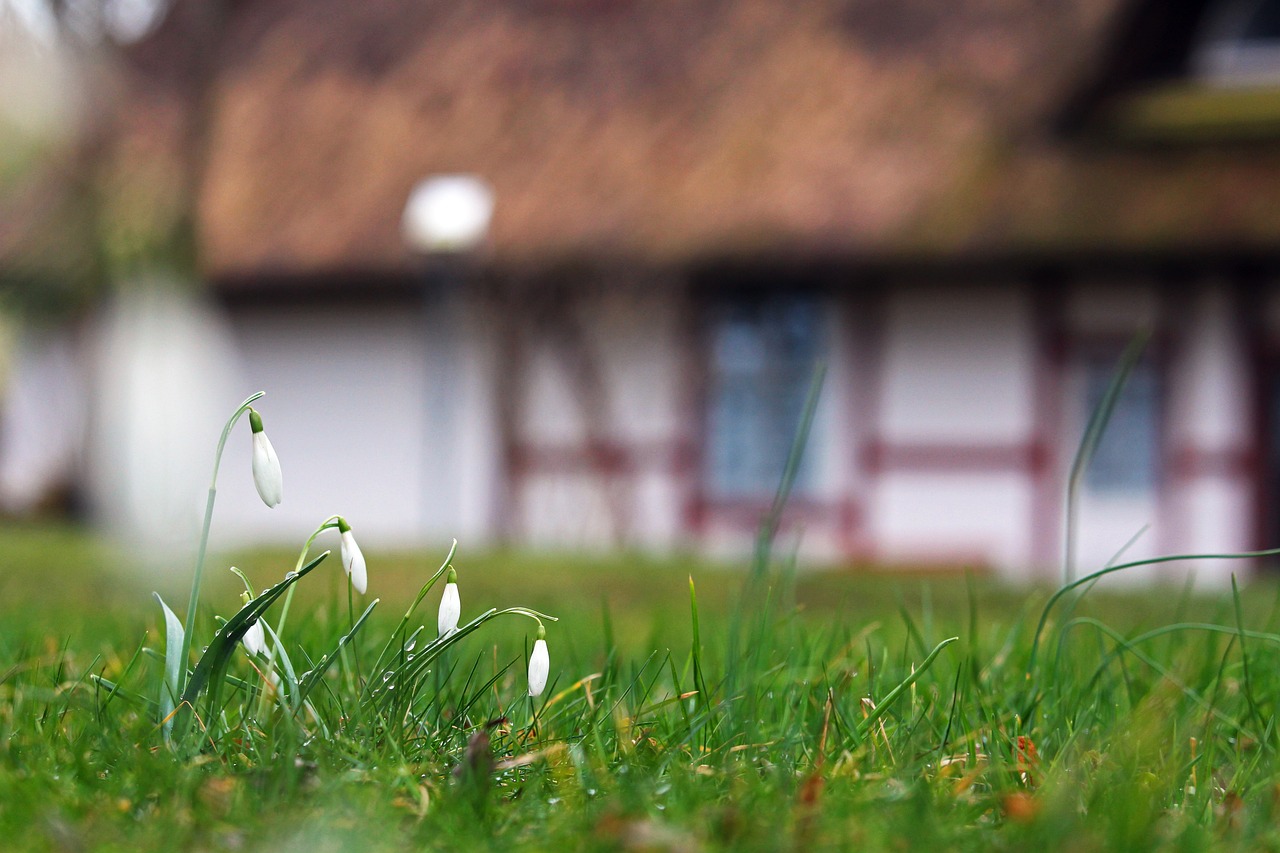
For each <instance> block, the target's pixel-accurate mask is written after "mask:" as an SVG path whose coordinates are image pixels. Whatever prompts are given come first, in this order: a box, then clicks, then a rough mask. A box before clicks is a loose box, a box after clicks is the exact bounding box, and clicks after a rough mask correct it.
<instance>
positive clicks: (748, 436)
mask: <svg viewBox="0 0 1280 853" xmlns="http://www.w3.org/2000/svg"><path fill="white" fill-rule="evenodd" d="M710 325H711V329H710V332H711V364H710V377H709V389H708V391H709V393H708V412H707V454H706V471H705V475H706V479H707V484H708V488H709V491H710V492H711V494H712V496H714V497H720V498H760V497H767V496H769V495H771V494H772V493H773V492H774V490H775V489H776V488H777V486H778V482H779V481H780V479H781V477H782V472H783V469H784V467H785V466H786V460H787V455H788V453H789V452H790V450H791V445H792V443H793V441H794V440H795V436H796V431H797V429H798V428H799V426H800V419H801V416H802V415H803V412H804V403H805V396H806V394H807V393H808V389H809V383H810V379H811V377H812V373H813V368H814V364H815V361H816V360H817V358H818V357H819V355H820V353H821V350H822V346H821V338H822V325H823V324H822V316H821V311H820V308H819V303H818V300H817V299H814V298H811V297H797V296H784V297H775V296H771V297H761V298H755V299H745V298H744V299H735V300H727V301H724V302H722V303H720V304H719V305H717V306H716V307H715V309H714V310H713V312H712V318H711V324H710ZM810 456H811V454H810V453H806V454H805V459H807V458H808V457H810ZM811 468H812V465H811V464H809V463H808V462H806V461H804V460H802V462H801V466H800V470H799V471H798V472H797V476H796V481H795V490H796V492H803V491H805V489H807V488H808V487H809V486H810V484H811V483H812V480H813V476H812V472H811Z"/></svg>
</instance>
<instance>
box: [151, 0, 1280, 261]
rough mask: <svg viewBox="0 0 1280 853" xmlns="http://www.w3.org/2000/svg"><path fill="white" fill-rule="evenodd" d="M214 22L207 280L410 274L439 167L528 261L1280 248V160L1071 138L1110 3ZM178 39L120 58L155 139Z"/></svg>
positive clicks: (586, 9) (368, 13) (441, 8)
mask: <svg viewBox="0 0 1280 853" xmlns="http://www.w3.org/2000/svg"><path fill="white" fill-rule="evenodd" d="M1146 5H1148V6H1149V5H1151V4H1146ZM228 8H229V10H230V12H229V17H228V19H227V22H226V29H225V31H224V33H223V36H222V38H221V39H220V41H219V42H218V45H217V48H216V57H215V64H216V74H215V77H214V80H213V83H212V90H211V100H210V101H209V103H210V105H211V111H210V113H209V132H208V136H207V143H208V148H207V154H208V161H207V166H206V168H205V171H204V176H203V183H202V191H201V194H200V199H199V216H198V223H199V228H198V231H199V237H200V241H201V248H202V257H203V259H204V260H203V262H204V264H205V265H206V267H207V269H206V272H207V273H208V274H209V275H211V276H212V277H214V278H220V279H227V280H229V279H252V278H253V277H255V276H272V275H286V276H308V275H317V274H328V273H333V272H334V271H365V272H369V273H387V272H395V271H398V270H403V269H406V268H407V267H408V265H409V264H410V263H411V262H412V259H411V257H410V256H409V253H408V251H407V249H406V248H405V246H404V245H403V242H402V239H401V237H400V231H399V218H400V215H401V210H402V207H403V204H404V201H405V198H406V196H407V195H408V193H409V190H410V188H411V187H412V186H413V185H414V184H415V182H417V181H418V180H419V179H421V178H422V177H425V176H427V175H431V174H435V173H441V172H473V173H476V174H478V175H481V176H483V177H484V178H485V179H486V180H487V181H489V182H490V183H491V184H492V186H493V187H494V189H495V191H496V198H497V207H496V212H495V218H494V223H493V230H492V252H493V254H494V257H495V258H496V259H497V260H498V261H500V262H507V263H512V264H540V263H552V262H556V261H557V260H563V259H566V258H581V257H588V258H590V257H600V258H609V257H613V258H626V259H633V260H635V261H637V262H642V263H655V264H681V263H688V262H690V261H693V260H697V259H703V258H739V259H750V258H753V257H761V256H777V255H782V256H796V257H804V256H813V255H825V256H836V257H848V258H868V257H934V258H944V259H945V258H947V257H954V256H958V255H972V254H982V253H1000V252H1022V251H1037V252H1072V251H1080V250H1099V249H1101V250H1112V249H1116V250H1124V251H1130V250H1140V251H1160V250H1162V249H1165V248H1170V247H1186V246H1202V247H1206V248H1215V247H1223V246H1266V245H1271V244H1273V243H1275V242H1276V241H1277V239H1278V238H1280V215H1277V213H1276V206H1275V202H1276V200H1277V197H1278V195H1280V149H1278V148H1277V147H1276V146H1269V147H1262V146H1255V147H1251V148H1248V149H1243V150H1242V149H1240V148H1239V147H1233V146H1224V145H1216V144H1202V143H1194V144H1179V145H1166V146H1159V147H1152V146H1145V145H1132V144H1124V143H1121V142H1118V141H1116V140H1114V139H1110V140H1108V139H1104V140H1102V141H1101V142H1099V141H1097V140H1092V141H1091V140H1088V139H1082V138H1080V137H1078V136H1064V135H1063V134H1062V133H1061V132H1059V130H1058V129H1057V127H1058V125H1057V119H1058V117H1059V116H1060V115H1061V113H1062V111H1063V110H1064V109H1065V108H1066V107H1067V105H1068V104H1069V103H1070V102H1071V101H1072V98H1073V97H1074V96H1075V95H1077V94H1078V93H1079V91H1080V90H1081V87H1082V86H1084V85H1085V84H1086V83H1087V82H1088V81H1090V80H1093V79H1094V78H1096V76H1097V73H1098V70H1099V69H1100V68H1101V67H1102V66H1103V65H1104V63H1105V62H1106V61H1107V50H1108V46H1109V45H1114V44H1115V38H1116V33H1117V28H1118V27H1120V26H1121V25H1122V23H1124V22H1126V21H1128V22H1129V23H1132V21H1133V18H1132V15H1131V14H1129V13H1131V12H1132V10H1133V8H1134V7H1133V6H1132V5H1131V4H1129V3H1126V2H1123V0H1062V2H1056V3H1046V2H1035V0H955V2H950V3H939V2H937V0H810V2H805V3H779V2H777V1H776V0H661V2H640V0H608V2H602V0H455V2H449V3H444V2H423V0H382V2H377V3H352V2H350V0H272V2H265V0H238V2H233V3H230V4H229V6H228ZM165 32H166V31H165V30H164V29H162V30H161V31H160V32H159V33H158V34H157V35H156V37H155V38H153V39H152V40H151V42H149V43H144V44H142V45H139V46H138V47H137V48H135V49H134V50H133V52H132V60H133V63H134V68H135V73H136V74H137V75H138V77H137V80H138V84H139V85H138V90H139V91H140V92H141V93H143V94H144V95H145V97H146V98H147V99H149V100H148V101H147V102H146V103H148V104H149V106H148V108H147V109H148V110H150V111H151V113H152V115H151V117H150V118H149V119H147V123H148V125H149V126H150V127H151V128H153V129H154V128H156V127H165V126H168V125H170V124H172V122H171V121H168V120H165V119H157V118H156V117H155V115H156V114H163V113H164V110H166V109H167V110H172V109H175V108H176V107H175V106H174V103H173V102H172V101H170V102H165V101H164V95H163V93H164V92H165V91H166V85H168V84H169V83H174V81H175V80H178V77H177V76H176V75H177V72H176V71H174V68H176V67H177V65H178V64H180V63H175V58H177V57H180V56H181V50H179V49H176V48H175V47H174V46H173V44H172V43H170V44H168V45H167V46H166V44H165V41H164V40H165ZM1139 35H1140V33H1139ZM166 81H168V82H166ZM171 90H172V91H174V92H177V91H180V87H179V86H178V85H177V84H176V83H174V85H173V86H172V87H171ZM165 103H168V106H164V107H162V106H160V105H162V104H165ZM134 147H135V148H136V149H137V150H138V151H141V152H148V151H150V150H151V148H152V147H153V146H151V145H150V143H136V144H134ZM148 156H149V155H148Z"/></svg>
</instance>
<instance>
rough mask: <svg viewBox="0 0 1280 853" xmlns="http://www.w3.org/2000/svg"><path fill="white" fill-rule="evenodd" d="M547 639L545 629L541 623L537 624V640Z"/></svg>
mask: <svg viewBox="0 0 1280 853" xmlns="http://www.w3.org/2000/svg"><path fill="white" fill-rule="evenodd" d="M546 638H547V628H546V626H545V625H543V624H542V623H541V622H539V623H538V639H539V640H545V639H546Z"/></svg>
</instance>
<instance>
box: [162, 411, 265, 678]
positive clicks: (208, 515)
mask: <svg viewBox="0 0 1280 853" xmlns="http://www.w3.org/2000/svg"><path fill="white" fill-rule="evenodd" d="M265 393H266V392H265V391H259V392H257V393H256V394H251V395H249V397H248V398H246V399H245V401H244V402H243V403H241V404H240V406H239V408H237V409H236V410H235V412H234V413H233V414H232V415H231V417H230V418H228V419H227V424H226V426H224V427H223V428H222V437H221V438H219V439H218V450H217V452H216V453H215V454H214V455H213V477H212V478H211V479H210V481H209V497H208V499H207V500H206V501H205V505H204V526H203V527H202V528H201V530H200V544H199V546H198V548H197V550H196V571H195V576H194V577H192V579H191V597H190V598H189V599H188V601H187V622H186V630H185V631H183V633H182V653H181V657H179V660H180V661H181V666H180V667H179V668H178V695H179V696H181V695H182V691H183V690H184V689H185V688H186V684H187V659H188V658H189V657H190V655H191V634H192V631H193V629H194V628H195V621H196V607H197V606H198V605H199V603H200V579H201V577H202V576H203V575H204V557H205V552H206V551H207V550H208V547H209V526H210V525H211V524H212V523H213V503H214V501H215V500H216V499H217V496H218V467H219V466H220V465H221V464H222V451H223V450H224V449H225V448H226V446H227V436H229V435H230V434H231V429H232V427H234V426H235V425H236V421H238V420H240V416H241V415H243V414H244V413H245V412H247V411H248V410H249V405H250V404H251V403H253V402H254V401H255V400H257V399H258V398H259V397H261V396H263V395H264V394H265Z"/></svg>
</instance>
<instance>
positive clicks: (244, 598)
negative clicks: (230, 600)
mask: <svg viewBox="0 0 1280 853" xmlns="http://www.w3.org/2000/svg"><path fill="white" fill-rule="evenodd" d="M240 600H241V601H243V602H244V603H245V604H248V603H249V602H250V601H251V599H250V598H249V591H248V590H245V591H244V592H242V593H240Z"/></svg>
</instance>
